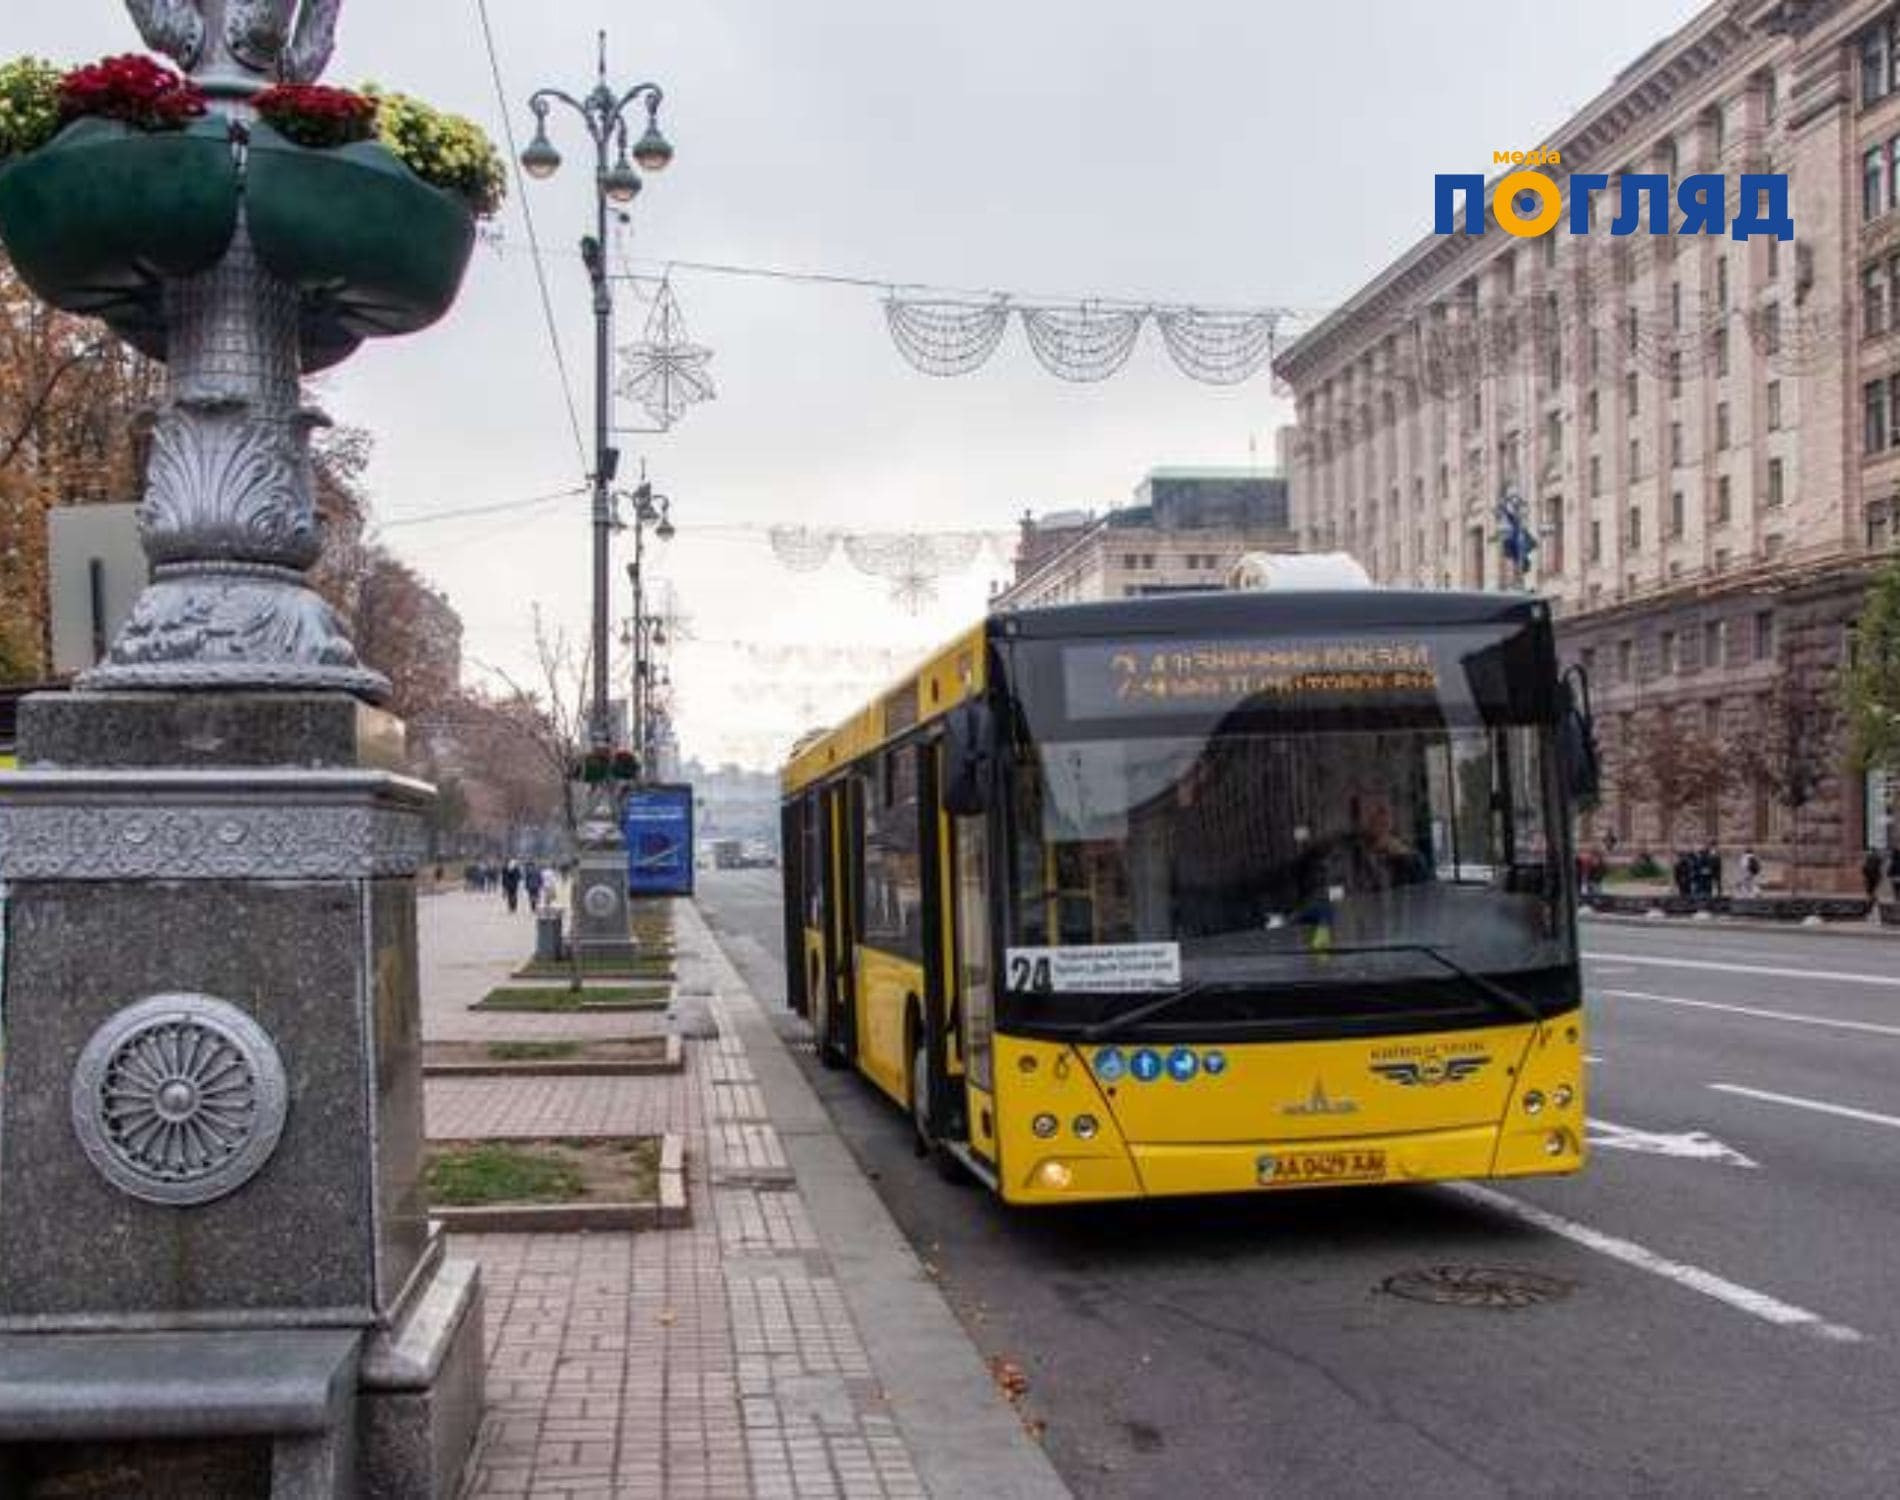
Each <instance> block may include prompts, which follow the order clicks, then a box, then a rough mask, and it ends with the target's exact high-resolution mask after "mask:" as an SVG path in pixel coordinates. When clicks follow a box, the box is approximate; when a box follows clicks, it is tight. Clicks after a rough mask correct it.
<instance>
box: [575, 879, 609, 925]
mask: <svg viewBox="0 0 1900 1500" xmlns="http://www.w3.org/2000/svg"><path fill="white" fill-rule="evenodd" d="M581 905H583V906H585V907H586V908H587V915H588V916H590V917H611V916H612V915H613V914H614V888H613V887H612V886H610V885H590V886H589V887H588V888H587V894H586V895H585V896H583V897H582V898H581Z"/></svg>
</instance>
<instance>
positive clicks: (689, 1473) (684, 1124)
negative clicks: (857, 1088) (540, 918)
mask: <svg viewBox="0 0 1900 1500" xmlns="http://www.w3.org/2000/svg"><path fill="white" fill-rule="evenodd" d="M697 930H698V931H699V932H700V933H703V929H697ZM532 936H533V934H532V927H531V925H530V923H529V919H527V918H526V916H525V915H518V916H516V917H513V918H511V917H510V916H509V915H508V914H507V912H506V911H505V909H503V908H502V906H501V904H500V902H499V901H498V900H496V899H495V898H492V897H481V896H469V895H465V894H461V893H452V894H447V895H441V896H434V897H431V898H429V899H428V900H427V901H425V902H424V903H423V904H422V943H423V965H424V966H423V993H424V1001H423V1013H424V1014H423V1027H424V1035H425V1037H427V1038H429V1039H446V1038H455V1039H458V1040H459V1039H467V1040H489V1039H499V1038H514V1039H525V1038H552V1037H577V1036H600V1035H616V1034H618V1035H626V1034H628V1033H629V1032H641V1031H651V1030H655V1029H658V1027H657V1026H656V1023H655V1018H653V1017H647V1016H638V1015H635V1016H627V1015H621V1016H559V1015H555V1016H549V1015H540V1016H536V1015H490V1014H486V1013H481V1012H473V1011H470V1010H469V1009H468V1008H467V1007H468V1006H469V1005H470V1004H471V1003H472V1002H473V1001H475V1000H478V999H480V998H481V996H482V995H483V994H484V993H485V992H486V991H487V990H488V989H489V988H491V987H492V986H493V985H495V984H496V983H498V982H500V980H501V979H502V978H503V977H505V976H506V974H507V972H508V970H509V968H511V967H512V966H514V965H515V964H516V963H518V962H519V960H520V957H521V955H522V954H523V953H524V952H525V951H526V950H527V948H528V946H529V945H530V944H531V942H532ZM695 940H696V939H695V937H694V934H693V932H692V931H689V930H687V929H686V924H684V923H682V939H681V954H680V960H679V967H680V980H681V983H682V985H685V986H691V987H693V988H696V989H704V990H706V991H707V992H708V994H709V998H708V999H707V1000H706V1002H705V1003H706V1004H707V1005H708V1007H709V1008H710V1011H711V1014H712V1016H713V1018H714V1020H715V1021H717V1022H720V1023H721V1034H720V1035H719V1036H718V1037H717V1038H716V1039H710V1038H709V1039H705V1040H689V1041H688V1042H687V1044H686V1071H685V1072H684V1073H682V1074H678V1075H673V1076H666V1075H653V1076H645V1077H636V1078H540V1079H431V1080H430V1081H429V1083H428V1085H427V1107H428V1125H429V1134H430V1135H431V1137H433V1138H436V1139H444V1138H466V1137H488V1136H503V1137H506V1136H528V1135H592V1134H619V1133H640V1134H655V1133H658V1132H661V1131H669V1130H670V1131H676V1132H678V1133H679V1134H680V1135H682V1136H683V1137H684V1138H685V1142H686V1165H687V1174H688V1181H689V1186H688V1192H689V1196H690V1198H691V1199H692V1203H693V1214H694V1219H695V1223H694V1224H693V1226H692V1227H691V1228H689V1229H682V1230H670V1231H664V1232H643V1233H633V1234H627V1233H614V1234H592V1235H587V1234H559V1235H517V1234H490V1235H462V1236H457V1238H456V1240H455V1244H454V1247H453V1248H454V1253H456V1254H460V1255H472V1256H474V1257H475V1258H477V1259H478V1260H480V1262H481V1265H482V1276H483V1282H484V1285H485V1287H486V1291H487V1298H488V1323H487V1338H488V1351H487V1352H488V1401H489V1406H488V1412H487V1416H486V1419H485V1422H484V1426H483V1434H482V1442H481V1447H480V1450H479V1453H478V1456H477V1460H476V1469H475V1472H474V1475H473V1478H472V1483H471V1487H470V1489H469V1494H470V1495H472V1496H480V1497H487V1496H532V1497H535V1500H580V1497H583V1496H587V1497H596V1496H598V1497H620V1500H635V1497H649V1496H652V1497H669V1500H671V1497H678V1500H751V1497H761V1500H808V1497H813V1500H818V1497H822V1500H923V1496H924V1490H923V1486H922V1485H921V1483H920V1482H919V1481H918V1478H917V1475H916V1471H915V1469H914V1467H913V1466H912V1464H911V1460H910V1456H909V1454H908V1453H907V1451H906V1450H905V1446H904V1442H903V1439H902V1437H901V1435H900V1434H899V1432H898V1429H897V1425H896V1422H895V1421H894V1419H893V1418H892V1416H891V1414H890V1411H889V1408H888V1406H887V1405H886V1403H885V1401H884V1399H883V1396H882V1393H881V1392H880V1390H879V1389H878V1385H877V1381H876V1378H875V1376H874V1375H873V1373H872V1370H871V1367H870V1362H869V1360H868V1358H867V1357H866V1355H865V1351H864V1345H863V1342H862V1340H861V1339H860V1338H859V1336H858V1333H857V1330H856V1327H855V1326H854V1324H853V1322H852V1319H851V1315H850V1312H849V1310H848V1308H847V1307H846V1304H845V1300H844V1296H843V1293H842V1291H841V1289H840V1287H839V1285H838V1280H837V1277H836V1274H835V1272H834V1271H833V1268H832V1267H831V1265H830V1262H829V1259H828V1257H827V1256H826V1255H825V1254H824V1252H823V1249H822V1245H821V1242H820V1241H819V1238H818V1235H817V1233H816V1232H815V1230H814V1228H813V1226H812V1222H811V1216H810V1213H809V1210H808V1208H807V1206H806V1204H805V1201H804V1199H803V1197H802V1196H801V1195H800V1193H799V1192H798V1189H797V1184H796V1181H795V1179H794V1177H793V1175H792V1172H791V1168H790V1167H789V1165H788V1164H787V1161H786V1157H785V1152H784V1149H783V1146H782V1144H781V1143H780V1141H779V1137H778V1133H777V1132H776V1131H775V1130H774V1129H773V1127H772V1125H771V1123H770V1120H769V1117H768V1115H767V1111H766V1108H765V1101H764V1097H763V1095H762V1094H761V1093H760V1091H759V1089H758V1087H757V1083H756V1080H755V1077H754V1074H753V1072H752V1068H751V1064H750V1062H749V1060H748V1058H747V1056H746V1051H745V1044H744V1042H743V1041H742V1040H741V1039H740V1038H739V1037H738V1035H737V1034H736V1033H735V1032H733V1031H732V1030H731V1028H730V1026H729V1025H728V1024H726V1023H727V1020H728V1017H729V1015H730V1013H731V1007H733V1006H735V1005H742V1004H751V1003H753V1002H752V1001H751V999H750V997H749V996H745V995H730V996H727V995H721V994H720V993H718V992H717V991H716V989H714V988H713V986H712V984H711V977H712V975H713V974H714V973H715V972H716V965H715V964H713V963H712V962H711V961H710V960H709V958H708V956H707V955H705V954H703V953H699V952H697V951H695V949H694V947H693V943H694V941H695ZM705 940H706V939H705V938H703V937H700V938H698V939H697V941H705Z"/></svg>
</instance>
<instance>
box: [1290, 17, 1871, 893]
mask: <svg viewBox="0 0 1900 1500" xmlns="http://www.w3.org/2000/svg"><path fill="white" fill-rule="evenodd" d="M1534 146H1535V147H1541V148H1543V149H1546V150H1556V151H1558V152H1559V153H1560V156H1561V165H1560V166H1558V167H1556V168H1545V169H1543V170H1544V171H1546V173H1547V175H1549V176H1551V177H1552V178H1553V179H1554V180H1555V181H1556V182H1557V184H1558V185H1559V187H1560V188H1563V189H1564V190H1565V194H1566V205H1567V202H1568V189H1567V179H1568V177H1569V175H1570V174H1572V173H1577V172H1589V173H1605V174H1608V175H1609V177H1610V179H1611V181H1610V186H1609V188H1607V189H1605V190H1601V191H1599V192H1598V193H1597V194H1596V197H1595V203H1594V212H1593V222H1594V230H1593V232H1592V233H1589V234H1570V233H1568V232H1566V230H1565V229H1564V228H1562V227H1560V228H1559V229H1558V230H1557V231H1556V232H1554V233H1551V234H1547V235H1544V236H1543V237H1541V238H1519V237H1516V236H1513V235H1510V234H1507V233H1505V232H1503V231H1501V230H1499V229H1498V228H1497V226H1496V223H1495V220H1494V219H1490V218H1489V216H1488V215H1487V232H1486V233H1484V234H1482V235H1471V234H1465V233H1455V234H1449V235H1433V236H1431V237H1429V238H1427V239H1424V240H1421V241H1420V242H1419V243H1418V244H1417V245H1415V246H1414V247H1413V248H1412V249H1411V250H1410V251H1408V252H1407V253H1406V254H1405V255H1404V256H1402V257H1401V258H1400V259H1399V260H1397V261H1396V262H1394V263H1393V264H1392V265H1390V266H1388V267H1387V268H1386V269H1385V270H1383V271H1382V272H1380V273H1379V274H1378V275H1377V276H1376V277H1375V278H1374V279H1373V280H1372V281H1371V282H1370V283H1368V284H1367V285H1366V286H1365V287H1363V288H1362V289H1361V290H1360V291H1359V292H1357V293H1356V294H1355V295H1354V296H1353V297H1352V298H1351V299H1350V300H1349V301H1348V302H1346V303H1345V304H1344V305H1343V306H1342V307H1341V308H1339V309H1338V310H1337V311H1336V312H1335V313H1333V314H1332V315H1331V316H1329V317H1328V318H1326V319H1325V320H1324V321H1323V322H1321V323H1320V324H1318V325H1317V326H1316V327H1315V328H1314V329H1313V330H1312V331H1311V332H1309V333H1307V334H1306V335H1305V336H1304V337H1302V338H1301V339H1299V341H1298V342H1297V343H1296V344H1294V345H1293V346H1292V347H1291V348H1290V349H1289V350H1288V351H1287V352H1286V353H1285V354H1283V355H1282V356H1281V357H1280V358H1279V359H1278V360H1277V361H1276V363H1275V370H1276V373H1278V374H1279V376H1280V377H1281V378H1282V379H1283V380H1284V381H1285V382H1286V383H1287V384H1288V385H1289V386H1290V387H1291V389H1292V392H1293V396H1294V400H1295V404H1296V412H1297V418H1298V421H1297V426H1296V427H1295V429H1294V430H1293V431H1292V433H1291V434H1290V438H1289V440H1288V441H1287V442H1286V443H1285V451H1286V453H1287V461H1288V465H1289V471H1290V477H1291V481H1292V495H1293V505H1294V518H1295V524H1296V528H1297V530H1298V532H1299V534H1300V537H1301V540H1302V542H1303V543H1304V544H1305V545H1306V546H1308V547H1320V548H1326V547H1340V548H1343V549H1345V550H1347V551H1349V552H1351V553H1353V554H1354V555H1355V556H1357V557H1358V558H1359V559H1360V561H1361V562H1362V563H1364V564H1365V566H1366V567H1367V569H1368V571H1369V572H1371V574H1372V575H1373V577H1374V578H1375V580H1377V581H1379V582H1382V583H1389V584H1401V585H1414V586H1423V587H1452V588H1473V587H1476V588H1507V587H1519V586H1525V587H1530V588H1534V589H1537V590H1539V591H1540V592H1542V593H1544V594H1546V595H1547V596H1548V597H1549V598H1550V599H1551V600H1552V602H1553V604H1554V606H1555V609H1556V611H1557V613H1558V617H1559V620H1560V640H1561V642H1562V649H1563V652H1564V655H1565V658H1566V660H1567V662H1572V663H1578V664H1582V665H1583V666H1585V667H1586V668H1587V669H1589V672H1590V677H1591V682H1592V685H1593V687H1594V689H1595V699H1596V708H1597V719H1598V725H1599V732H1600V735H1601V738H1602V740H1603V743H1604V748H1605V751H1606V762H1607V764H1606V769H1607V772H1608V778H1607V779H1608V783H1609V785H1608V795H1607V796H1606V798H1605V802H1604V805H1603V807H1602V808H1601V809H1600V810H1599V811H1598V813H1597V814H1596V815H1595V817H1594V818H1592V819H1587V820H1586V823H1585V827H1584V835H1585V837H1587V838H1599V839H1604V840H1605V841H1608V840H1610V839H1611V837H1612V836H1614V839H1615V841H1616V842H1617V843H1619V844H1620V845H1622V846H1623V847H1625V848H1629V849H1640V848H1651V849H1653V850H1655V851H1657V852H1659V853H1661V852H1664V851H1666V850H1669V849H1673V848H1676V847H1682V846H1688V845H1693V844H1699V843H1704V842H1711V843H1720V844H1721V845H1723V846H1724V847H1726V848H1728V849H1730V850H1736V849H1739V848H1741V847H1743V846H1750V845H1752V846H1754V847H1755V848H1757V849H1758V850H1760V851H1762V852H1764V854H1765V857H1767V858H1768V859H1769V860H1770V861H1771V864H1775V863H1781V864H1783V866H1784V867H1785V864H1786V862H1787V861H1790V860H1792V858H1793V857H1794V853H1795V849H1796V846H1797V845H1799V846H1800V847H1801V849H1802V850H1803V851H1804V854H1803V858H1804V860H1807V859H1811V860H1812V862H1813V868H1808V867H1807V866H1806V865H1805V864H1804V867H1803V868H1802V869H1801V870H1800V871H1799V872H1798V875H1799V878H1800V880H1801V881H1802V882H1803V883H1806V884H1817V885H1819V884H1836V883H1839V882H1840V881H1841V880H1842V879H1844V878H1845V875H1846V872H1847V871H1848V870H1850V869H1857V868H1858V865H1859V858H1860V852H1861V851H1862V850H1863V849H1864V847H1866V845H1868V844H1870V843H1871V844H1877V845H1881V846H1885V845H1887V844H1888V843H1889V842H1890V841H1891V839H1892V835H1893V830H1892V828H1891V824H1890V820H1889V818H1888V816H1887V812H1886V809H1885V805H1884V790H1883V789H1881V788H1878V787H1875V788H1870V787H1869V786H1868V785H1867V779H1866V778H1865V777H1862V776H1860V775H1858V774H1857V773H1856V772H1855V771H1854V768H1853V767H1852V765H1851V764H1850V761H1849V757H1848V751H1847V747H1846V742H1845V734H1844V730H1842V728H1841V727H1840V724H1839V720H1838V715H1837V714H1836V713H1835V712H1834V707H1835V705H1836V704H1837V702H1838V697H1837V689H1836V687H1835V684H1834V678H1835V676H1836V674H1837V672H1838V669H1839V666H1840V664H1841V662H1842V661H1843V659H1844V656H1845V653H1846V652H1847V651H1848V650H1849V649H1851V634H1852V623H1853V621H1854V619H1855V617H1856V616H1857V614H1858V612H1859V609H1860V605H1861V600H1862V597H1863V595H1864V591H1865V585H1866V580H1867V578H1868V577H1869V576H1870V573H1871V571H1872V569H1873V568H1874V567H1875V566H1877V565H1878V564H1879V563H1880V562H1881V561H1882V560H1883V559H1884V558H1885V557H1886V556H1887V555H1889V553H1890V550H1891V548H1892V545H1893V542H1894V539H1895V533H1896V520H1897V519H1900V11H1896V8H1895V7H1894V6H1892V5H1880V4H1874V3H1843V0H1719V3H1716V4H1713V5H1710V6H1709V7H1708V8H1707V9H1705V10H1703V11H1702V12H1701V13H1700V14H1698V15H1697V16H1696V17H1695V18H1694V19H1693V20H1691V21H1690V22H1689V23H1688V24H1687V25H1685V26H1684V27H1683V28H1682V29H1681V30H1679V31H1677V32H1676V33H1674V34H1673V35H1671V36H1669V37H1667V38H1665V39H1664V40H1663V41H1661V42H1660V43H1658V44H1657V45H1656V46H1654V47H1652V48H1651V49H1650V50H1649V51H1648V52H1646V53H1644V54H1643V56H1642V57H1641V58H1639V59H1638V60H1637V61H1636V62H1635V63H1633V64H1632V65H1631V66H1630V67H1628V68H1626V69H1625V70H1624V71H1623V72H1622V73H1621V74H1619V75H1618V76H1617V77H1616V79H1615V80H1614V81H1613V82H1612V83H1611V84H1610V86H1609V87H1608V88H1607V89H1606V90H1605V91H1604V92H1603V93H1602V94H1601V95H1599V96H1598V97H1597V98H1596V99H1595V100H1593V101H1592V102H1591V103H1590V104H1589V105H1588V106H1587V107H1585V108H1584V109H1583V110H1582V111H1581V112H1580V113H1578V114H1577V115H1576V116H1575V117H1573V118H1572V119H1571V120H1569V121H1567V122H1566V123H1565V124H1564V125H1563V126H1562V127H1561V128H1560V129H1559V130H1558V131H1556V132H1555V133H1554V134H1553V135H1551V136H1550V137H1549V138H1548V139H1546V140H1544V141H1541V142H1531V141H1502V140H1501V141H1499V142H1497V148H1498V149H1500V150H1512V149H1518V150H1528V149H1530V148H1532V147H1534ZM1745 172H1747V173H1757V172H1766V173H1785V174H1786V175H1787V177H1788V183H1789V190H1790V202H1791V205H1792V210H1793V218H1794V226H1795V233H1794V237H1793V238H1792V239H1791V240H1789V241H1785V242H1783V241H1777V240H1775V239H1773V238H1771V237H1765V236H1760V235H1756V236H1752V237H1750V238H1747V239H1744V240H1739V241H1738V240H1735V239H1733V238H1731V237H1730V236H1728V235H1726V234H1724V235H1719V236H1718V235H1712V234H1694V235H1680V234H1669V235H1665V234H1648V233H1637V234H1634V235H1628V236H1623V237H1613V236H1612V235H1610V234H1609V232H1608V224H1609V221H1610V219H1611V217H1612V216H1613V215H1614V214H1615V212H1616V207H1617V204H1618V202H1619V201H1620V196H1619V195H1620V183H1619V181H1618V179H1619V178H1621V177H1622V176H1624V175H1627V174H1637V173H1660V174H1665V175H1666V176H1667V177H1668V178H1669V179H1670V181H1671V183H1672V185H1673V184H1675V183H1679V182H1680V181H1681V180H1682V179H1683V178H1685V177H1688V176H1689V175H1691V174H1693V173H1719V174H1722V175H1723V176H1724V177H1725V179H1726V182H1727V186H1728V195H1729V197H1728V203H1727V215H1726V216H1727V218H1729V219H1731V220H1732V219H1733V218H1734V217H1735V215H1736V213H1737V210H1738V209H1739V208H1740V207H1741V204H1740V194H1739V184H1740V178H1741V174H1743V173H1745ZM1429 187H1430V185H1429V184H1425V183H1421V184H1420V201H1421V203H1423V202H1424V201H1425V194H1426V192H1427V190H1428V189H1429ZM1489 187H1490V185H1489V184H1487V189H1486V197H1487V202H1488V198H1489ZM1682 218H1683V215H1682V212H1681V210H1680V208H1676V207H1673V206H1672V220H1673V223H1674V224H1676V225H1679V224H1680V223H1681V220H1682ZM1460 223H1461V225H1462V217H1461V219H1460ZM1506 501H1508V502H1509V504H1510V505H1512V506H1514V507H1516V509H1517V512H1518V514H1520V515H1521V516H1522V517H1523V518H1524V521H1525V523H1526V525H1527V528H1528V530H1529V531H1530V533H1531V534H1532V535H1533V536H1534V537H1535V539H1536V542H1537V547H1536V550H1535V551H1534V552H1533V553H1532V555H1531V560H1530V563H1529V566H1528V568H1527V569H1525V570H1524V571H1523V572H1522V573H1520V570H1519V568H1518V566H1517V565H1516V563H1515V562H1513V561H1512V560H1510V559H1508V558H1507V557H1506V556H1505V552H1504V548H1503V547H1502V546H1501V545H1500V543H1501V541H1502V537H1501V535H1500V533H1501V531H1502V530H1503V529H1504V527H1505V522H1504V521H1503V520H1502V519H1501V515H1500V509H1501V502H1506Z"/></svg>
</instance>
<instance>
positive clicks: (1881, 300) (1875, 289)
mask: <svg viewBox="0 0 1900 1500" xmlns="http://www.w3.org/2000/svg"><path fill="white" fill-rule="evenodd" d="M1860 331H1861V333H1862V334H1863V335H1864V336H1866V337H1867V338H1870V339H1877V338H1879V337H1880V335H1881V334H1883V333H1885V332H1886V331H1887V267H1885V266H1869V267H1867V269H1866V270H1864V271H1862V272H1861V273H1860Z"/></svg>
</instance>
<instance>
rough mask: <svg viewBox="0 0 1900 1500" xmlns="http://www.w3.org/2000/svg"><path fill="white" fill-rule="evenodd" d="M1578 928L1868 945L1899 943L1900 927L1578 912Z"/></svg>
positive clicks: (1847, 923)
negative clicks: (1767, 935)
mask: <svg viewBox="0 0 1900 1500" xmlns="http://www.w3.org/2000/svg"><path fill="white" fill-rule="evenodd" d="M1578 917H1579V919H1580V926H1581V927H1582V928H1583V929H1584V930H1585V931H1588V930H1589V929H1590V928H1592V927H1597V926H1603V927H1641V928H1643V929H1644V930H1645V931H1648V932H1772V933H1779V934H1781V935H1782V936H1784V937H1851V938H1862V939H1865V940H1868V941H1871V942H1888V943H1891V942H1895V941H1900V927H1878V926H1874V925H1872V924H1862V923H1855V922H1823V923H1822V924H1821V925H1820V926H1819V927H1807V926H1803V925H1802V924H1801V923H1800V922H1756V921H1749V920H1747V919H1740V918H1735V917H1710V918H1708V919H1707V920H1706V921H1697V920H1696V919H1695V918H1694V917H1641V916H1634V915H1626V914H1624V913H1622V912H1579V913H1578Z"/></svg>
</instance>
